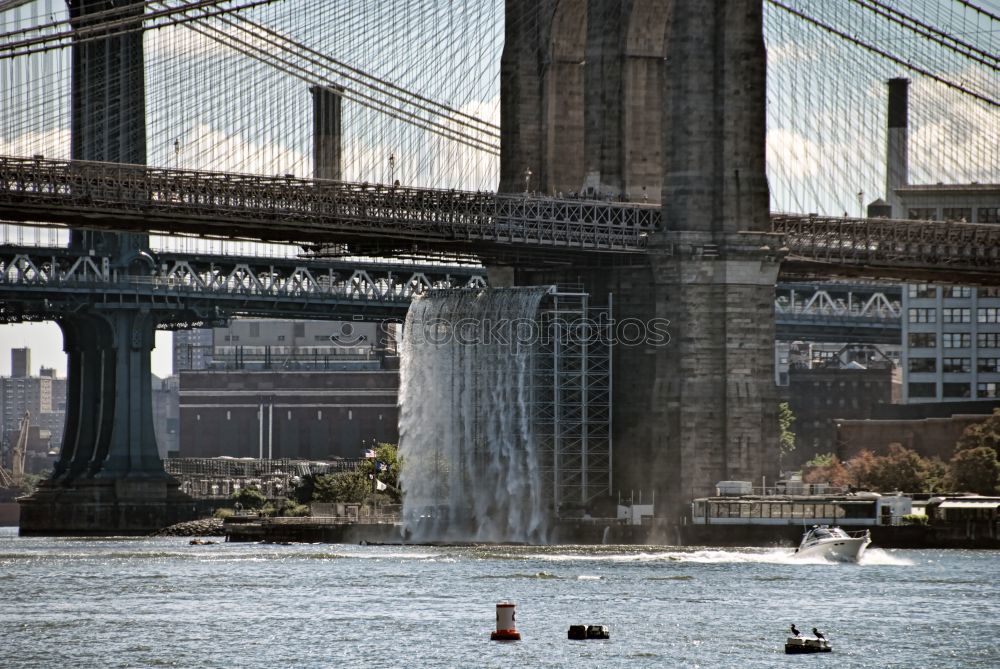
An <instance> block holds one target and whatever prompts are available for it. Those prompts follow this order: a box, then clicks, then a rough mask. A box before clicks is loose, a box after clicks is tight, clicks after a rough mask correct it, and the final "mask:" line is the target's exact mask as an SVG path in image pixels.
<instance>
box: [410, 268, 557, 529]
mask: <svg viewBox="0 0 1000 669" xmlns="http://www.w3.org/2000/svg"><path fill="white" fill-rule="evenodd" d="M548 290H549V289H548V288H546V287H540V288H508V289H483V290H468V289H465V290H440V291H429V292H428V293H426V294H424V295H421V296H420V297H418V298H417V299H414V300H413V303H412V304H411V306H410V309H409V312H408V313H407V316H406V322H405V324H404V326H403V342H402V352H401V370H400V399H399V407H400V409H399V454H400V456H401V457H402V459H403V468H402V472H401V485H402V489H403V492H404V502H403V518H404V522H405V523H406V527H407V530H408V531H409V532H410V535H411V538H412V539H414V540H416V541H431V540H438V541H496V542H499V541H518V542H528V543H544V542H545V541H546V539H547V532H548V511H547V507H546V505H545V503H544V501H545V500H543V493H542V474H541V468H540V465H541V463H540V461H539V454H538V452H537V449H536V443H535V439H534V435H533V432H532V415H531V391H532V376H533V375H532V371H533V356H532V351H533V346H532V344H531V342H529V341H528V340H529V339H530V338H531V335H532V334H534V332H535V331H534V328H535V327H537V324H536V314H537V311H538V306H539V303H540V302H541V300H542V298H543V296H544V295H545V294H546V293H547V292H548Z"/></svg>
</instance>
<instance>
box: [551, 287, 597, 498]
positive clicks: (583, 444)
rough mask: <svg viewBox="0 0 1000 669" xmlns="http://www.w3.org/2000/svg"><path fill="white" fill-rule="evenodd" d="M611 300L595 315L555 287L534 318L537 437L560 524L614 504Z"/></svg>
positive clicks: (580, 296) (574, 290) (582, 299)
mask: <svg viewBox="0 0 1000 669" xmlns="http://www.w3.org/2000/svg"><path fill="white" fill-rule="evenodd" d="M610 310H611V296H610V295H609V296H608V304H607V305H605V306H603V307H595V306H592V305H591V303H590V296H589V295H588V294H587V293H586V292H584V291H583V289H582V287H581V286H575V285H560V286H558V287H556V288H555V290H554V291H553V292H552V293H550V294H549V295H548V296H547V297H546V298H545V300H544V301H543V302H542V304H541V306H540V308H539V310H538V317H537V320H538V324H539V331H540V334H541V337H540V338H539V343H538V346H537V348H536V351H535V362H534V381H533V398H532V399H533V407H534V416H533V424H534V433H535V439H536V444H537V448H538V452H539V454H540V455H541V460H542V463H541V464H542V473H543V481H544V485H545V492H546V494H547V495H548V496H549V499H550V500H551V504H552V509H553V510H554V512H555V514H556V516H557V517H566V516H574V515H580V514H581V513H585V512H587V511H588V510H589V509H588V507H589V505H591V504H592V503H593V502H594V501H595V500H597V499H599V498H603V497H610V496H611V473H612V471H611V451H612V440H611V379H612V364H611V341H612V340H611V335H612V332H611V331H612V325H611V320H610Z"/></svg>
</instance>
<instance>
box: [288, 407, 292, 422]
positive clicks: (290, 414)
mask: <svg viewBox="0 0 1000 669" xmlns="http://www.w3.org/2000/svg"><path fill="white" fill-rule="evenodd" d="M291 419H292V410H291V409H289V410H288V420H291Z"/></svg>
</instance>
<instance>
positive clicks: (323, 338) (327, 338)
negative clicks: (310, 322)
mask: <svg viewBox="0 0 1000 669" xmlns="http://www.w3.org/2000/svg"><path fill="white" fill-rule="evenodd" d="M313 340H314V341H330V335H313Z"/></svg>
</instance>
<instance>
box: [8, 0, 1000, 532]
mask: <svg viewBox="0 0 1000 669" xmlns="http://www.w3.org/2000/svg"><path fill="white" fill-rule="evenodd" d="M672 4H673V5H674V6H673V7H672V8H671V3H669V2H667V0H648V1H645V2H612V1H611V0H604V1H600V2H584V0H572V1H567V2H555V1H554V0H543V2H537V0H507V2H506V3H499V2H497V1H496V0H468V2H465V3H458V5H450V6H443V5H441V6H439V5H432V6H430V7H428V6H425V5H424V4H423V3H420V2H416V1H415V0H394V1H393V2H387V3H368V2H362V1H360V0H351V1H348V2H343V3H328V2H321V1H318V0H286V1H284V2H281V1H275V0H259V1H244V2H238V1H229V2H216V1H206V0H200V1H191V2H182V1H181V0H172V1H171V0H165V1H158V2H139V1H129V2H110V1H109V2H88V1H86V0H70V1H69V2H68V3H66V4H63V3H62V2H57V1H56V0H31V1H27V2H24V1H20V0H15V1H9V2H0V22H2V23H0V25H2V28H0V66H2V67H0V91H2V95H3V104H4V108H5V114H4V115H3V118H2V119H0V219H3V220H5V221H8V222H11V223H16V224H19V225H29V226H34V229H43V228H45V227H48V228H49V229H52V228H56V229H60V230H64V229H71V230H73V232H72V233H71V234H70V239H69V244H68V247H67V248H68V251H67V252H66V254H63V253H55V254H52V255H50V260H48V261H42V260H33V259H31V256H30V254H28V253H27V252H23V251H22V250H18V249H9V252H10V255H9V256H8V257H17V258H18V260H15V261H13V262H10V261H8V262H6V264H5V268H6V272H7V273H6V274H5V277H6V280H5V281H4V282H0V290H3V291H4V295H6V296H7V299H5V314H6V315H7V318H8V320H17V318H20V317H22V316H23V317H30V318H41V317H44V316H45V314H46V313H48V314H49V315H50V316H51V317H53V318H55V319H56V320H57V321H58V322H59V324H60V326H61V327H62V328H63V330H64V334H65V337H66V341H67V346H66V348H67V352H68V355H69V361H70V376H69V378H70V386H69V394H70V401H69V409H68V417H67V430H66V433H67V435H68V436H67V440H66V442H65V443H64V445H63V450H62V455H61V456H60V461H59V463H58V464H57V466H56V470H55V475H54V477H53V480H52V482H51V484H50V486H49V487H48V488H46V489H44V490H43V493H44V494H43V495H42V496H41V497H39V498H38V499H37V500H35V505H34V506H32V505H31V504H28V505H26V506H25V509H26V514H27V515H26V518H27V519H28V521H29V525H30V524H32V523H37V527H39V528H42V527H43V526H44V527H49V529H58V528H56V527H54V526H48V525H46V523H49V522H50V521H49V520H46V519H45V517H46V516H49V517H51V516H53V515H56V516H63V517H65V521H59V522H65V527H71V526H76V525H81V524H83V525H85V524H86V523H87V522H88V521H86V520H85V517H84V516H85V512H82V511H74V510H73V505H74V504H76V503H77V502H80V500H81V499H84V498H86V499H87V500H90V501H92V502H93V504H94V505H96V507H95V508H106V507H108V504H111V503H112V502H109V500H112V501H113V504H114V505H117V506H115V508H116V509H117V508H122V509H124V508H128V509H131V511H132V512H133V513H132V516H134V517H135V518H136V521H135V522H137V523H139V524H141V523H142V522H148V519H149V518H151V517H153V516H157V514H160V515H162V508H161V507H162V503H163V501H164V500H166V499H167V497H169V495H170V494H172V493H170V492H169V490H168V489H167V488H164V487H163V486H164V483H163V481H164V480H165V479H164V477H163V475H162V474H163V473H162V465H161V464H160V463H159V460H158V458H157V457H155V453H156V449H155V444H153V443H152V442H151V439H152V430H151V428H150V427H149V425H148V413H149V409H148V388H147V389H146V390H145V391H144V390H143V389H142V387H141V382H140V379H142V378H148V364H149V362H148V356H149V348H150V346H151V333H152V331H153V329H154V328H155V327H156V326H157V324H158V323H160V324H162V323H166V324H168V325H169V324H170V323H172V322H178V323H180V322H188V321H191V320H194V319H196V318H197V319H199V320H202V319H201V317H202V316H209V315H214V317H216V318H223V317H225V316H226V315H227V314H232V313H254V314H269V315H276V314H280V313H287V312H288V310H291V309H301V310H305V311H306V312H308V313H319V312H322V310H324V309H329V310H330V311H328V312H327V313H337V314H339V313H348V312H352V313H361V314H362V315H367V316H368V317H372V318H378V317H383V316H385V315H386V314H387V313H388V312H389V311H390V310H391V309H399V308H400V305H401V304H403V303H404V302H405V301H406V299H408V297H409V296H410V295H412V293H413V292H414V291H419V290H421V289H423V288H425V287H427V286H432V285H450V286H453V285H481V282H482V281H484V279H483V277H482V274H483V269H482V265H485V266H487V267H488V268H489V270H488V271H489V273H490V274H491V278H493V279H494V280H493V281H491V283H494V284H496V285H502V284H504V283H507V284H531V283H562V282H572V283H580V284H583V285H584V286H585V287H586V289H587V290H588V291H589V292H591V294H595V295H599V294H608V293H610V294H613V295H614V296H615V304H616V310H617V312H618V313H616V316H618V317H631V318H647V319H648V318H653V317H656V318H667V319H668V320H670V322H671V324H672V328H674V330H675V336H674V339H673V343H672V345H671V346H666V347H662V348H661V349H657V350H654V351H643V352H639V351H633V350H617V351H615V354H614V355H615V368H616V369H617V370H627V373H628V374H629V375H630V377H632V378H633V382H632V383H630V384H629V385H628V386H627V387H626V386H624V385H623V386H622V387H616V388H615V396H614V415H615V419H614V424H615V426H616V433H615V441H616V444H617V447H616V450H615V462H616V465H615V472H616V477H617V478H618V481H617V483H618V485H619V487H621V485H623V484H624V485H625V486H626V487H628V486H629V485H633V486H636V487H646V488H653V489H656V490H657V491H658V492H659V493H660V495H661V497H660V498H661V499H664V500H667V504H665V506H664V508H666V509H670V508H672V506H673V505H677V504H679V503H680V502H682V501H683V500H685V499H687V498H688V497H690V496H692V495H693V494H694V493H696V492H697V491H701V490H704V489H708V488H710V487H711V486H712V485H714V483H715V481H717V480H723V479H744V480H757V479H759V478H760V476H761V475H762V474H763V473H764V472H769V471H771V470H773V469H774V465H775V447H774V444H775V443H776V442H775V440H774V438H773V434H772V432H773V430H774V425H773V424H774V423H775V421H774V420H773V412H774V410H775V409H774V407H773V406H772V405H774V402H773V401H772V400H773V389H772V388H770V385H769V384H770V379H771V377H772V369H771V368H772V365H773V341H774V334H775V325H774V320H773V318H772V317H771V309H770V305H771V304H772V303H773V302H774V286H775V284H776V282H777V281H778V280H779V277H781V278H782V279H785V280H808V281H815V280H819V279H823V278H829V277H860V278H866V279H879V280H905V279H921V280H934V281H963V282H969V283H989V284H995V283H996V282H997V278H996V277H997V276H1000V274H998V273H997V271H996V270H997V265H998V263H1000V248H998V247H1000V226H996V225H990V224H982V223H966V222H963V221H909V220H900V219H905V218H906V215H905V214H906V212H902V213H901V214H900V216H899V218H897V219H893V218H891V217H890V218H880V219H871V218H866V217H865V215H864V213H865V212H864V207H863V205H864V200H865V193H868V194H869V196H870V198H869V199H875V197H877V195H878V194H880V193H884V194H885V196H886V197H887V199H890V200H891V199H892V198H894V197H895V195H894V193H889V192H884V191H883V188H884V185H885V184H889V183H892V181H891V177H892V175H889V174H886V167H885V164H884V161H883V160H882V156H883V153H884V152H883V151H882V149H881V147H882V146H885V144H886V142H887V141H888V139H889V138H888V137H887V131H886V124H885V123H884V118H883V110H884V108H885V105H884V80H885V79H888V78H890V77H893V76H898V75H900V74H903V75H905V76H908V77H912V78H913V82H914V83H913V91H914V93H913V96H912V99H913V103H912V104H911V106H910V109H909V123H910V125H911V126H912V127H913V128H914V129H915V131H914V132H913V133H912V135H911V136H910V142H909V146H910V147H911V148H910V153H909V164H910V165H911V166H912V167H911V169H910V171H909V175H908V178H909V179H910V180H911V181H914V180H915V181H924V182H928V183H934V182H938V181H942V180H945V179H946V180H948V181H949V182H952V181H954V182H964V183H973V182H981V183H990V182H994V183H995V182H997V181H1000V178H998V176H1000V175H998V174H997V166H998V165H1000V156H998V151H1000V148H998V146H997V143H996V142H995V137H996V136H998V134H1000V133H998V130H1000V129H998V128H997V123H998V114H997V107H998V106H1000V102H998V100H1000V85H998V78H997V72H998V70H1000V61H998V57H997V52H998V49H997V44H996V42H997V40H998V39H1000V37H998V36H1000V12H998V11H997V8H995V7H992V6H991V5H990V4H989V3H987V2H985V0H983V2H982V4H976V3H973V2H966V1H964V0H951V1H950V2H945V3H939V2H930V1H929V0H910V1H908V2H906V3H894V4H892V5H889V4H887V3H883V2H879V1H878V0H841V1H839V2H810V1H809V0H796V1H793V0H788V1H787V2H777V1H776V0H766V1H765V2H760V1H759V0H728V1H727V2H720V3H716V4H713V5H712V6H711V8H710V9H706V8H705V7H704V6H703V5H701V4H700V3H696V2H683V1H682V2H675V3H672ZM765 42H766V54H767V55H766V56H765ZM713 64H716V65H713ZM765 82H766V85H765ZM890 134H891V133H890ZM765 154H766V155H767V160H765ZM147 163H148V164H150V165H152V166H149V167H147ZM310 172H312V174H313V177H312V178H309V177H304V176H302V175H305V174H308V173H310ZM296 175H299V176H296ZM497 184H499V189H498V190H499V192H494V189H495V188H497ZM890 190H891V189H890ZM772 211H773V212H789V211H798V212H802V213H799V214H791V213H772ZM853 212H857V215H854V214H853ZM125 233H128V234H125ZM148 234H161V235H186V236H195V237H203V238H210V239H228V240H259V241H264V242H271V243H279V244H286V245H287V244H293V245H296V246H301V247H304V248H306V249H308V251H309V252H310V253H311V254H312V255H314V256H323V257H325V258H326V260H324V261H320V260H313V261H305V260H303V261H301V262H293V263H284V264H282V263H271V262H269V261H266V260H264V259H259V260H256V261H253V262H244V263H243V264H242V266H241V267H240V268H239V269H237V268H236V264H238V263H234V261H233V260H231V259H223V258H212V257H200V258H195V257H190V258H180V257H168V256H167V255H163V254H157V253H155V252H153V251H152V249H151V248H150V244H149V240H148V237H147V235H148ZM359 255H366V256H381V257H384V258H387V259H388V258H393V257H394V258H396V259H400V258H402V259H407V260H410V261H411V262H416V263H418V264H419V266H418V267H413V268H410V269H405V270H400V269H399V268H398V265H393V264H392V263H390V262H388V261H386V262H381V261H379V262H375V263H374V264H369V265H365V264H364V263H359V262H357V261H356V260H355V258H356V257H357V256H359ZM97 259H99V262H98V260H97ZM456 261H464V262H466V263H468V262H470V261H471V262H472V263H473V265H472V266H471V267H470V266H469V265H465V266H463V265H461V264H458V263H457V262H456ZM323 262H327V263H330V265H329V266H328V267H327V268H326V269H325V270H324V269H322V268H321V267H320V265H322V263H323ZM310 263H316V264H315V265H310ZM336 263H341V264H339V265H336ZM272 265H274V266H272ZM334 265H336V266H334ZM26 268H27V269H26ZM81 272H83V273H84V274H85V275H86V277H87V279H86V281H89V282H90V284H89V285H88V286H86V287H84V286H83V284H82V283H80V282H77V283H74V282H73V281H68V280H67V277H71V278H73V279H74V280H76V279H79V278H80V277H81V274H80V273H81ZM87 272H89V274H88V273H87ZM234 272H235V274H234ZM307 274H308V276H307ZM28 276H30V277H33V278H34V284H33V285H30V286H29V285H28V284H29V283H30V282H27V281H25V280H24V277H28ZM234 276H237V277H238V278H239V280H238V281H236V284H238V285H239V286H242V287H243V288H241V289H240V290H238V291H234V290H232V289H231V288H226V286H232V285H233V281H232V280H231V279H232V277H234ZM324 276H325V277H326V279H325V280H324V279H323V278H322V277H324ZM43 277H48V278H46V279H45V280H43ZM55 277H61V279H60V280H59V281H54V279H55ZM220 277H229V279H226V280H222V279H220ZM112 278H113V280H114V281H113V283H114V284H115V286H116V287H112V286H111V283H112ZM50 279H52V280H50ZM95 282H97V283H101V282H103V283H105V284H106V286H105V287H106V288H112V290H110V291H107V292H106V293H105V295H104V297H103V298H102V299H99V300H98V299H94V292H93V291H94V286H95ZM247 286H249V288H246V287H247ZM26 291H36V292H35V293H34V294H36V295H37V300H35V299H34V298H28V297H25V296H26V295H27V294H28V293H27V292H26ZM88 291H89V292H88ZM182 293H183V294H184V297H182V296H181V294H182ZM307 295H308V297H307ZM32 300H34V301H32ZM393 300H395V301H393ZM28 302H30V303H31V304H33V305H36V306H33V307H30V308H28V309H25V308H24V305H25V304H27V303H28ZM6 303H10V304H11V305H14V306H13V308H9V306H10V305H7V304H6ZM71 303H72V304H73V305H74V307H73V309H69V308H68V306H67V305H69V304H71ZM128 304H131V306H129V307H127V308H125V305H128ZM37 305H41V307H38V306H37ZM379 305H381V307H380V306H379ZM762 307H765V308H764V309H763V310H762ZM46 309H48V310H49V311H47V312H46ZM19 310H20V311H19ZM311 310H315V311H311ZM29 312H30V315H29ZM780 313H781V310H780V309H779V314H780ZM19 314H21V315H19ZM179 314H183V315H182V316H181V315H179ZM144 375H145V376H144ZM556 457H559V450H558V447H557V449H556ZM126 480H132V481H138V482H139V483H136V484H135V486H134V488H131V489H130V488H128V487H127V486H124V487H123V485H124V484H123V482H124V481H126ZM108 481H111V482H116V483H115V485H116V486H118V488H114V487H112V488H109V487H108ZM102 486H103V487H102ZM144 486H145V487H144ZM150 486H152V487H150ZM153 488H155V489H156V490H159V491H160V492H158V493H156V494H153V493H151V492H150V490H152V489H153ZM168 488H169V486H168ZM81 495H83V496H84V497H80V496H81ZM87 495H90V496H89V497H87ZM156 495H159V497H157V496H156ZM164 495H166V497H165V496H164ZM95 500H96V501H95ZM114 500H117V501H114ZM151 500H153V501H151ZM155 500H159V501H155ZM584 501H585V500H584ZM157 505H160V506H157ZM158 508H160V509H161V510H160V511H157V510H156V509H158ZM53 510H55V512H53ZM101 513H104V512H103V511H102V512H101ZM669 513H671V512H667V515H669ZM81 514H84V515H83V516H82V515H81ZM157 517H159V516H157ZM102 518H104V521H101V522H107V523H111V524H114V523H118V522H119V521H118V520H115V519H113V518H111V517H110V516H107V517H104V516H102ZM144 518H145V519H146V520H143V519H144ZM74 524H75V525H74ZM59 527H63V526H62V525H60V526H59ZM116 527H118V525H116ZM120 529H128V528H124V527H123V528H120Z"/></svg>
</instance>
